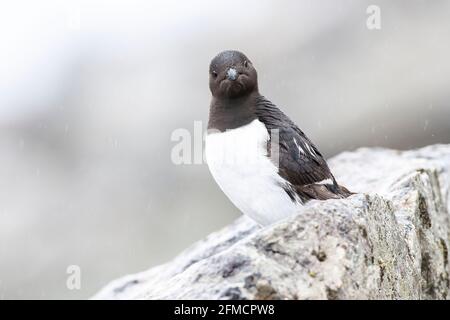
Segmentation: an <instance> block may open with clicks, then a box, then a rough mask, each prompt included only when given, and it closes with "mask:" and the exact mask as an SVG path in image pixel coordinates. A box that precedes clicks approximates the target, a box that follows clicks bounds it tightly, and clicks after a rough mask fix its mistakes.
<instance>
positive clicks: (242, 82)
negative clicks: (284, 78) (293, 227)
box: [205, 50, 353, 226]
mask: <svg viewBox="0 0 450 320" xmlns="http://www.w3.org/2000/svg"><path fill="white" fill-rule="evenodd" d="M209 88H210V91H211V94H212V98H211V104H210V109H209V120H208V129H207V133H206V138H205V159H206V162H207V165H208V167H209V171H210V172H211V174H212V176H213V178H214V179H215V181H216V183H217V184H218V185H219V187H220V189H221V190H222V191H223V192H224V193H225V195H226V196H227V197H228V198H229V199H230V200H231V202H232V203H233V204H234V205H235V206H236V207H237V208H238V209H239V210H240V211H242V213H243V214H244V215H246V216H248V217H250V218H251V219H252V220H254V221H255V222H257V223H258V224H259V225H261V226H267V225H271V224H273V223H275V222H277V221H280V220H283V219H285V218H287V217H290V216H292V215H295V214H298V213H299V212H301V208H303V207H304V205H305V204H306V203H307V202H309V201H311V200H327V199H343V198H347V197H349V196H350V195H352V194H353V193H352V192H350V191H349V190H348V189H347V188H345V187H343V186H341V185H339V184H338V183H337V181H336V179H335V177H334V176H333V174H332V173H331V171H330V168H329V167H328V164H327V162H326V160H325V159H324V157H323V156H322V154H321V153H320V151H319V150H318V148H317V147H316V146H315V145H314V144H313V143H312V142H311V140H310V139H309V138H308V137H307V136H306V135H305V133H304V132H303V131H302V130H301V129H300V128H299V127H298V126H297V125H296V124H295V123H294V122H293V121H292V120H291V119H290V118H289V117H288V116H287V115H286V114H285V113H283V112H282V111H281V110H280V109H279V108H278V107H277V106H276V105H275V104H274V103H272V102H271V101H270V100H268V99H267V98H265V97H264V96H263V95H261V94H260V93H259V89H258V75H257V71H256V69H255V67H254V65H253V63H252V62H251V61H250V60H249V59H248V58H247V56H246V55H245V54H243V53H242V52H240V51H236V50H226V51H223V52H221V53H219V54H218V55H216V56H215V57H214V58H213V59H212V61H211V63H210V66H209Z"/></svg>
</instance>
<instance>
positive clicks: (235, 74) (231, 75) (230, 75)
mask: <svg viewBox="0 0 450 320" xmlns="http://www.w3.org/2000/svg"><path fill="white" fill-rule="evenodd" d="M237 78H238V72H237V71H236V69H234V68H230V69H228V71H227V79H228V80H231V81H234V80H236V79H237Z"/></svg>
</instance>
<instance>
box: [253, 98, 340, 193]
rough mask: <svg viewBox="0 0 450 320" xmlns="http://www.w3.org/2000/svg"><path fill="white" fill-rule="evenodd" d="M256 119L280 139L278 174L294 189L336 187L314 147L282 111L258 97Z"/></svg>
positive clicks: (323, 160)
mask: <svg viewBox="0 0 450 320" xmlns="http://www.w3.org/2000/svg"><path fill="white" fill-rule="evenodd" d="M256 109H257V111H256V112H257V116H258V118H259V120H260V121H261V122H263V123H264V124H265V125H266V128H267V129H268V130H269V134H270V135H271V139H273V134H275V133H276V132H278V135H279V157H278V161H279V174H280V175H281V176H282V177H283V178H284V179H285V180H287V181H288V182H290V183H291V184H292V185H294V186H296V187H301V186H305V185H309V184H315V183H326V182H328V183H329V184H331V185H333V186H335V187H337V184H336V181H335V179H334V177H333V175H332V174H331V171H330V169H329V168H328V165H327V163H326V161H325V159H324V158H323V156H322V154H321V153H320V152H319V150H318V149H317V147H316V146H315V145H314V144H313V143H312V142H311V141H310V140H309V139H308V137H307V136H306V135H305V134H304V133H303V132H302V131H301V130H300V128H298V127H297V126H296V125H295V124H294V123H293V122H292V121H291V120H290V119H289V118H288V117H287V116H286V115H285V114H284V113H283V112H282V111H281V110H279V109H278V108H277V107H276V106H275V105H274V104H273V103H271V102H270V101H268V100H267V99H265V98H264V97H261V98H259V99H258V101H257V108H256Z"/></svg>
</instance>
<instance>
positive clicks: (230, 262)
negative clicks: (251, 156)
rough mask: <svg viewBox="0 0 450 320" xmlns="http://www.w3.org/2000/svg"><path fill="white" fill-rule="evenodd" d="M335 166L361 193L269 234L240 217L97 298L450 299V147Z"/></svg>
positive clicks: (358, 158) (379, 152)
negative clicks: (163, 262) (169, 260)
mask: <svg viewBox="0 0 450 320" xmlns="http://www.w3.org/2000/svg"><path fill="white" fill-rule="evenodd" d="M330 165H331V167H332V169H333V171H334V172H335V173H336V176H337V177H338V180H339V182H340V183H342V184H343V185H346V186H347V187H348V188H349V189H351V190H352V191H355V192H359V193H358V194H356V195H354V196H352V197H350V198H348V199H345V200H329V201H323V202H318V201H313V202H311V203H309V204H308V205H307V206H306V207H305V208H304V209H303V210H302V211H301V212H300V213H299V215H298V216H295V217H292V218H289V219H287V220H284V221H280V222H279V223H277V224H275V225H273V226H270V227H266V228H260V227H258V226H256V225H255V224H254V223H253V222H252V221H249V220H248V219H246V218H244V217H243V218H240V219H238V220H237V221H236V222H235V223H234V224H232V225H230V226H228V227H226V228H225V229H223V230H222V231H219V232H217V233H214V234H211V235H210V236H209V237H207V238H206V239H205V240H203V241H201V242H199V243H197V244H196V245H194V246H193V247H192V248H190V249H188V250H187V251H185V252H184V253H182V254H181V255H180V256H178V257H177V258H176V259H174V260H173V261H172V262H170V263H167V264H165V265H162V266H159V267H156V268H152V269H150V270H149V271H146V272H143V273H140V274H136V275H130V276H126V277H124V278H122V279H119V280H116V281H114V282H112V283H111V284H109V285H108V286H107V287H106V288H104V289H103V290H102V291H101V292H100V293H98V294H97V295H96V296H95V297H94V298H97V299H447V298H449V272H450V269H449V263H448V260H449V257H448V248H449V245H450V238H449V236H450V225H449V203H450V192H449V187H450V145H436V146H430V147H426V148H423V149H420V150H414V151H404V152H401V151H393V150H386V149H359V150H357V151H355V152H347V153H343V154H341V155H339V156H337V157H335V158H334V159H332V160H331V162H330Z"/></svg>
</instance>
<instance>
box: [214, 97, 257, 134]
mask: <svg viewBox="0 0 450 320" xmlns="http://www.w3.org/2000/svg"><path fill="white" fill-rule="evenodd" d="M258 97H260V94H259V92H257V91H254V92H252V93H250V94H248V95H245V96H243V97H240V98H235V99H225V98H217V97H213V98H212V101H211V107H210V111H209V123H208V130H219V131H221V132H224V131H226V130H231V129H236V128H239V127H242V126H244V125H246V124H249V123H251V122H252V121H253V120H255V119H257V116H256V100H257V98H258Z"/></svg>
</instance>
